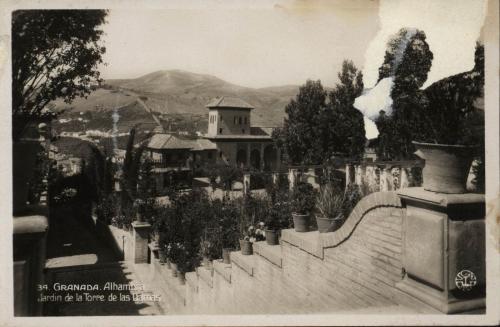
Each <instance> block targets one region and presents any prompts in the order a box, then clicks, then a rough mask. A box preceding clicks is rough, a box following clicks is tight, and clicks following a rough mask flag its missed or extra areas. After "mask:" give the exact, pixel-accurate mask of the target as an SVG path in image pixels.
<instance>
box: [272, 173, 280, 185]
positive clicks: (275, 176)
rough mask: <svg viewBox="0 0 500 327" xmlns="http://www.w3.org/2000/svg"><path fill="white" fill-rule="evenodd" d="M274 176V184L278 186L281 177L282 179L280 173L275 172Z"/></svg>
mask: <svg viewBox="0 0 500 327" xmlns="http://www.w3.org/2000/svg"><path fill="white" fill-rule="evenodd" d="M272 176H273V184H274V185H277V184H278V180H279V177H280V176H279V174H278V173H276V172H274V173H273V174H272Z"/></svg>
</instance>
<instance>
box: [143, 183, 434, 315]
mask: <svg viewBox="0 0 500 327" xmlns="http://www.w3.org/2000/svg"><path fill="white" fill-rule="evenodd" d="M402 220H403V209H402V208H401V203H400V201H399V198H398V196H397V195H396V193H395V192H378V193H374V194H371V195H369V196H367V197H365V198H364V199H363V200H362V201H360V203H359V204H358V205H357V206H356V208H355V209H354V211H353V212H352V214H351V215H350V216H349V218H348V219H347V221H346V223H345V224H344V225H343V227H342V228H341V229H339V230H338V231H336V232H333V233H325V234H319V233H318V232H308V233H297V232H295V231H294V230H292V229H288V230H284V231H283V232H282V238H281V244H280V245H277V246H270V245H267V244H266V243H265V242H257V243H255V244H254V254H253V255H242V254H241V252H239V251H237V252H232V253H231V264H228V265H226V264H224V263H222V262H220V261H214V262H213V270H211V269H207V268H205V267H199V268H197V270H196V271H195V272H190V273H187V274H186V280H187V282H186V284H185V285H180V283H179V282H178V281H177V279H175V278H173V277H171V275H170V270H169V269H167V268H166V266H162V265H160V264H159V263H158V261H157V260H153V262H152V264H153V265H155V267H156V269H155V273H156V274H157V276H155V281H157V282H159V283H160V284H162V285H163V287H164V288H166V289H168V290H169V292H168V293H167V294H170V295H169V296H168V297H167V298H166V299H164V302H162V303H163V305H164V306H165V307H166V308H165V310H166V312H169V313H172V314H173V313H190V314H204V313H206V314H250V313H258V314H266V313H269V314H270V313H274V314H280V313H328V312H342V311H344V310H349V311H350V312H352V311H353V310H369V311H370V312H376V311H377V310H380V311H382V312H384V313H387V312H391V310H393V311H395V312H398V313H401V312H406V313H417V312H434V311H433V310H432V309H431V308H430V307H428V306H426V305H424V304H423V303H421V302H419V301H417V300H415V299H414V298H412V297H409V296H408V295H406V294H405V293H403V292H401V291H399V290H398V289H397V288H395V283H397V282H399V281H400V280H401V279H402V277H403V270H402ZM390 308H392V309H390ZM388 310H389V311H388Z"/></svg>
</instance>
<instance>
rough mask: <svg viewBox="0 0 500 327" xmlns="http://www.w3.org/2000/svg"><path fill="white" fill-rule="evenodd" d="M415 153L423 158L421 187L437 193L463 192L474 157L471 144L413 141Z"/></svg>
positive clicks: (465, 190)
mask: <svg viewBox="0 0 500 327" xmlns="http://www.w3.org/2000/svg"><path fill="white" fill-rule="evenodd" d="M413 144H414V145H415V147H416V148H417V151H416V152H415V154H416V155H417V156H419V157H420V158H422V159H424V160H425V166H424V168H423V170H422V178H423V187H424V189H425V190H427V191H432V192H439V193H465V192H467V189H466V183H467V177H468V175H469V170H470V168H471V164H472V159H473V157H474V149H475V147H473V146H465V145H446V144H432V143H419V142H413Z"/></svg>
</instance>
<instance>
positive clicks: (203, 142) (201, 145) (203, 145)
mask: <svg viewBox="0 0 500 327" xmlns="http://www.w3.org/2000/svg"><path fill="white" fill-rule="evenodd" d="M216 149H217V146H216V145H215V143H213V142H212V141H210V140H207V139H197V140H196V144H195V147H194V148H193V150H194V151H202V150H216Z"/></svg>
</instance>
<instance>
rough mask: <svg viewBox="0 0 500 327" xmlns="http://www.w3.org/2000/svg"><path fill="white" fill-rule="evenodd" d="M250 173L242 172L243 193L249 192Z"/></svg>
mask: <svg viewBox="0 0 500 327" xmlns="http://www.w3.org/2000/svg"><path fill="white" fill-rule="evenodd" d="M250 182H251V176H250V174H243V194H248V193H249V192H250Z"/></svg>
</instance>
